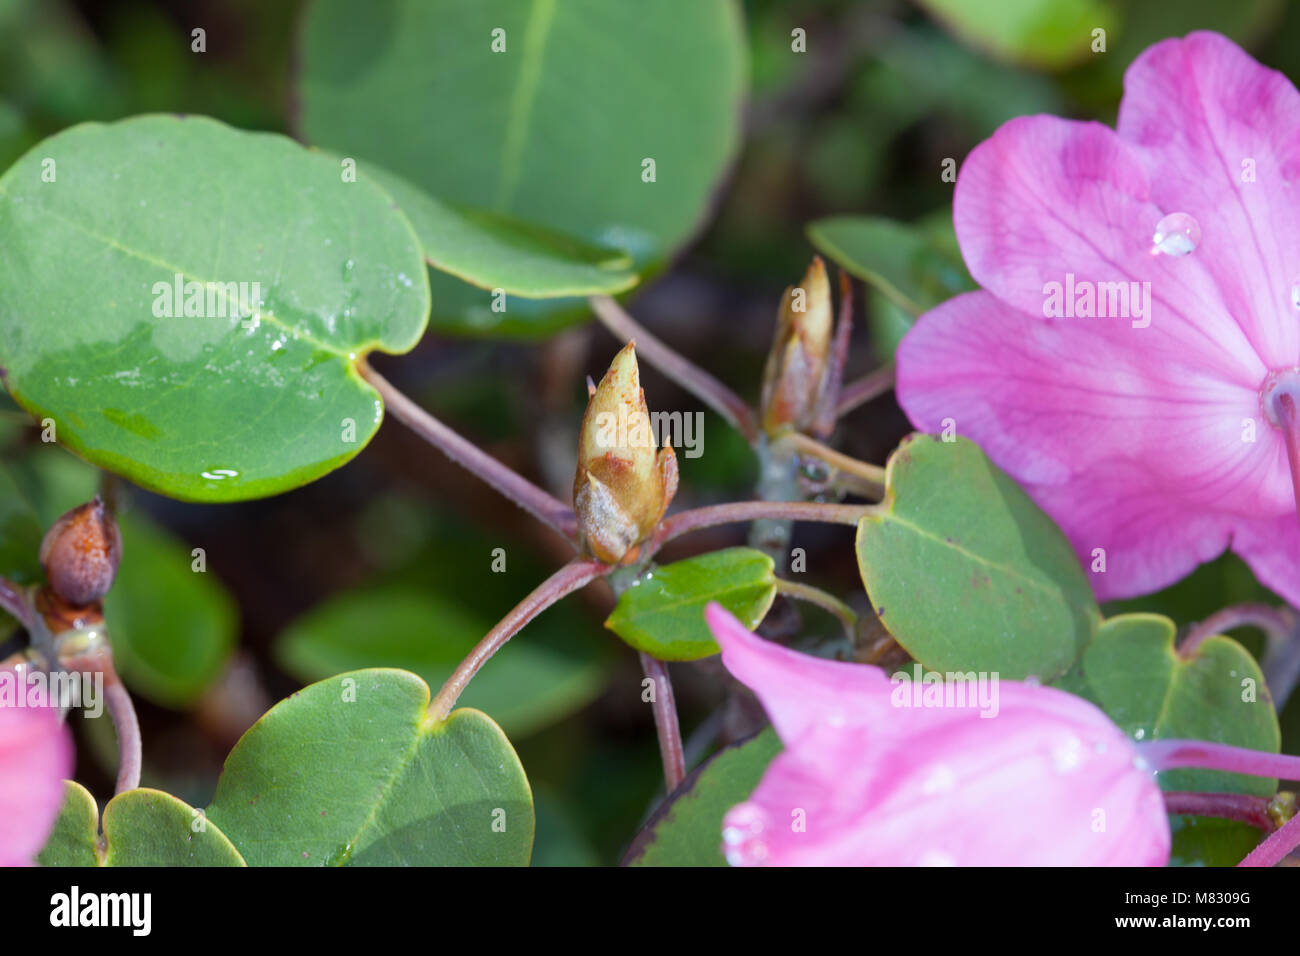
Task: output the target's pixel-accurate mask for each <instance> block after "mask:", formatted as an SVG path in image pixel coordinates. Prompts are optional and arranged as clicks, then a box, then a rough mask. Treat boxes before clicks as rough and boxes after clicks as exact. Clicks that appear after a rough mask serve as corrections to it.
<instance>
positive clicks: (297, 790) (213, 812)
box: [208, 670, 533, 866]
mask: <svg viewBox="0 0 1300 956" xmlns="http://www.w3.org/2000/svg"><path fill="white" fill-rule="evenodd" d="M428 704H429V688H428V687H427V686H426V685H425V683H424V681H422V680H420V678H418V677H416V676H415V675H414V674H410V673H407V672H405V671H399V670H363V671H352V672H351V673H347V674H340V675H338V676H337V677H332V678H330V679H329V680H326V681H321V682H320V683H318V684H312V685H311V686H310V687H306V688H304V689H303V690H301V691H299V692H298V693H296V694H294V695H293V696H292V697H289V698H287V699H286V700H282V701H281V702H280V703H278V704H276V705H275V706H274V707H272V708H271V709H270V710H269V711H267V713H266V714H265V716H263V717H262V719H261V720H259V721H258V722H257V723H256V724H254V725H253V727H252V728H251V729H250V730H249V731H248V733H246V734H244V736H243V737H242V738H241V739H240V741H239V743H238V744H236V745H235V749H234V750H232V751H231V752H230V756H229V757H227V758H226V764H225V769H224V770H223V771H222V774H221V780H220V781H219V782H218V784H217V793H216V796H215V797H213V799H212V805H211V806H209V807H208V817H209V819H210V820H211V821H212V822H214V823H216V824H217V825H218V826H220V827H221V829H222V830H223V831H224V832H225V833H226V834H227V835H228V836H230V838H231V840H233V841H234V843H235V845H236V846H238V847H240V848H241V850H242V851H243V853H244V857H245V859H247V860H248V862H249V863H250V864H251V865H253V866H349V865H350V866H439V865H451V866H526V865H527V864H528V859H529V855H530V854H531V852H532V846H533V798H532V792H531V791H530V789H529V786H528V780H527V778H526V777H525V776H524V768H523V767H522V766H520V764H519V758H518V757H517V756H516V755H515V751H514V748H513V747H511V746H510V741H509V740H507V739H506V736H505V734H503V733H502V732H501V728H499V727H498V726H497V725H496V724H494V723H493V722H492V721H491V720H489V719H488V718H487V716H485V715H484V714H481V713H479V712H478V711H476V710H470V709H468V708H460V709H458V710H454V711H452V713H451V715H450V716H449V717H448V718H447V719H446V720H445V721H443V722H442V723H436V724H435V723H430V722H429V719H428V713H427V707H428Z"/></svg>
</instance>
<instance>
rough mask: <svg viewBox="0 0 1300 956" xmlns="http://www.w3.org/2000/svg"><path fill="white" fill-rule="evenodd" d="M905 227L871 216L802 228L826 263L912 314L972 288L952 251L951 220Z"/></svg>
mask: <svg viewBox="0 0 1300 956" xmlns="http://www.w3.org/2000/svg"><path fill="white" fill-rule="evenodd" d="M947 221H948V225H947V226H946V227H945V226H944V225H943V222H942V220H938V219H937V217H936V218H935V219H932V220H931V221H929V222H927V223H925V224H924V225H908V224H906V223H901V222H895V221H894V220H892V219H883V218H880V217H874V216H833V217H831V218H829V219H819V220H817V221H816V222H812V223H809V224H808V238H809V239H810V240H811V241H812V244H813V245H814V246H816V247H817V248H818V249H819V250H821V251H822V252H823V253H825V254H826V255H827V256H828V257H829V258H830V259H832V260H833V261H834V262H836V263H837V264H838V265H840V266H841V267H842V268H844V269H846V270H847V271H848V272H850V273H851V274H853V275H855V276H857V277H858V278H859V279H862V280H863V281H864V282H866V283H867V284H868V285H870V286H872V287H873V288H875V289H878V290H879V291H880V292H881V293H882V294H884V295H885V296H887V297H888V298H889V300H890V301H891V302H893V303H894V304H895V305H897V306H899V307H900V308H902V309H905V310H906V311H907V312H908V313H910V314H911V315H913V316H916V315H920V314H921V313H922V312H924V311H925V310H926V309H929V308H933V307H934V306H936V305H938V304H939V303H940V302H943V301H945V300H947V299H950V298H952V297H953V296H954V295H957V294H958V293H959V292H967V291H969V290H971V289H973V288H975V283H974V281H973V280H972V279H971V278H970V275H969V273H967V272H966V268H965V266H964V265H962V261H961V254H960V252H958V250H957V240H956V237H955V236H953V234H952V225H951V218H950V217H948V220H947Z"/></svg>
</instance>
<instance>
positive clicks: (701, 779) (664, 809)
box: [623, 727, 781, 866]
mask: <svg viewBox="0 0 1300 956" xmlns="http://www.w3.org/2000/svg"><path fill="white" fill-rule="evenodd" d="M780 752H781V741H780V740H779V739H778V738H777V736H776V732H775V731H773V730H772V728H770V727H769V728H767V729H766V730H764V731H762V732H761V733H760V734H758V735H757V736H755V737H751V738H750V739H749V740H747V741H745V742H744V743H741V744H736V745H734V746H731V747H727V748H726V749H724V750H722V751H720V752H719V753H717V754H715V755H714V756H713V757H712V758H710V760H709V761H708V762H707V763H705V764H704V765H703V766H701V767H700V768H699V769H697V770H696V771H695V772H694V773H692V774H691V775H690V776H689V777H687V778H686V779H685V780H684V781H683V782H682V785H681V786H680V787H678V788H677V789H676V790H674V791H673V792H672V793H671V794H670V795H669V797H668V799H667V800H666V801H664V803H663V805H662V806H661V807H660V808H659V809H658V810H657V811H656V812H655V815H654V816H653V817H651V818H650V822H649V823H647V824H646V825H645V828H644V829H643V830H642V831H641V832H640V833H638V834H637V836H636V839H635V840H633V841H632V846H631V847H630V848H629V849H628V851H627V856H626V857H625V858H624V860H623V864H624V865H625V866H726V865H727V861H726V860H725V859H724V858H723V856H722V818H723V816H725V815H726V813H727V811H728V810H730V809H731V808H732V807H734V806H735V805H736V804H738V803H741V802H742V801H744V800H746V799H747V798H748V797H749V795H750V793H752V792H753V790H754V788H755V787H757V786H758V782H759V780H761V779H762V777H763V773H764V771H766V770H767V765H768V764H770V763H771V762H772V759H773V758H774V757H775V756H776V755H777V754H779V753H780Z"/></svg>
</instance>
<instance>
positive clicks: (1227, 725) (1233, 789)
mask: <svg viewBox="0 0 1300 956" xmlns="http://www.w3.org/2000/svg"><path fill="white" fill-rule="evenodd" d="M1174 632H1175V629H1174V623H1173V621H1171V620H1169V618H1167V617H1162V616H1160V615H1157V614H1125V615H1121V616H1119V617H1113V618H1109V619H1108V620H1106V621H1104V622H1103V623H1102V624H1101V627H1100V628H1099V629H1098V631H1097V636H1096V637H1095V638H1093V641H1092V643H1091V644H1090V645H1089V646H1088V649H1087V650H1086V651H1085V652H1084V654H1083V672H1084V676H1085V678H1086V681H1087V686H1088V691H1089V693H1088V695H1087V696H1089V697H1090V698H1091V699H1093V700H1095V701H1096V702H1097V703H1098V704H1099V705H1100V706H1101V708H1102V709H1103V710H1105V711H1106V713H1107V714H1108V715H1109V716H1110V718H1111V719H1112V720H1114V721H1115V723H1116V724H1118V725H1119V726H1120V727H1121V728H1122V729H1123V730H1124V732H1125V733H1127V734H1129V735H1130V736H1131V737H1133V738H1134V739H1135V740H1162V739H1163V740H1169V739H1183V740H1209V741H1214V742H1216V743H1222V744H1231V745H1232V746H1236V747H1247V748H1249V749H1251V750H1260V751H1267V752H1268V753H1277V752H1278V749H1279V747H1280V745H1281V739H1282V735H1281V731H1280V729H1279V728H1278V722H1277V714H1276V713H1275V711H1274V708H1273V701H1272V698H1271V697H1270V695H1269V692H1268V688H1267V686H1265V683H1264V676H1263V674H1262V673H1261V672H1260V669H1259V665H1258V664H1256V663H1255V659H1254V658H1253V657H1251V656H1250V654H1249V653H1247V652H1246V650H1245V648H1243V647H1242V646H1241V645H1240V644H1238V643H1237V642H1236V641H1234V640H1232V639H1231V638H1229V637H1223V636H1218V637H1211V638H1209V639H1208V640H1206V641H1205V642H1204V643H1202V644H1201V645H1200V647H1198V648H1197V651H1196V653H1195V654H1193V655H1192V656H1191V657H1190V658H1183V657H1181V656H1179V654H1178V653H1177V652H1176V651H1175V649H1174ZM1160 786H1161V788H1162V789H1164V790H1193V791H1203V792H1207V793H1248V794H1253V795H1255V796H1260V797H1267V796H1271V795H1272V794H1273V792H1274V791H1275V790H1276V789H1277V781H1276V780H1270V779H1266V778H1261V777H1249V776H1243V775H1241V774H1233V773H1223V772H1221V771H1217V770H1170V771H1166V772H1164V773H1161V774H1160ZM1171 819H1172V822H1173V831H1174V846H1173V861H1174V862H1175V863H1177V864H1182V865H1188V864H1203V865H1210V866H1233V865H1235V864H1236V863H1238V862H1239V861H1240V860H1241V858H1242V857H1243V856H1244V855H1245V854H1246V853H1248V852H1249V851H1250V849H1251V848H1252V847H1254V846H1255V844H1256V843H1257V842H1259V836H1260V834H1259V831H1258V830H1256V829H1255V828H1254V827H1251V826H1249V825H1247V824H1244V823H1236V822H1233V821H1227V820H1219V819H1211V818H1201V817H1187V816H1175V817H1173V818H1171Z"/></svg>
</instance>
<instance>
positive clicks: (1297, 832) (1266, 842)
mask: <svg viewBox="0 0 1300 956" xmlns="http://www.w3.org/2000/svg"><path fill="white" fill-rule="evenodd" d="M1297 845H1300V815H1297V816H1294V817H1292V818H1291V819H1290V820H1288V821H1287V822H1286V823H1285V824H1283V825H1282V828H1281V829H1280V830H1278V831H1277V832H1276V833H1272V834H1270V835H1269V836H1267V837H1265V838H1264V839H1263V841H1262V842H1261V843H1260V844H1259V846H1257V847H1255V849H1253V850H1251V851H1250V852H1249V853H1247V854H1246V858H1245V859H1244V860H1242V861H1241V862H1240V863H1238V864H1237V865H1238V866H1276V865H1277V864H1278V863H1281V862H1282V860H1283V859H1284V858H1285V857H1286V856H1287V855H1288V854H1289V853H1290V852H1291V851H1292V850H1294V849H1295V848H1296V846H1297Z"/></svg>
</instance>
